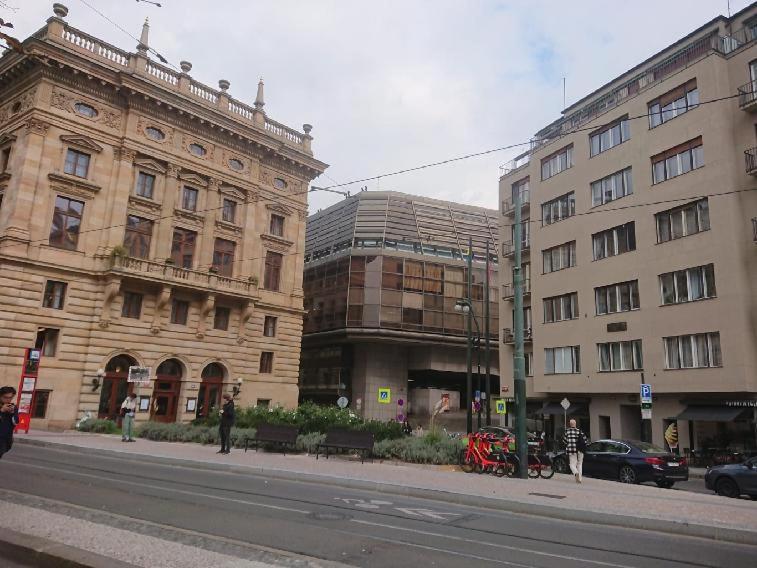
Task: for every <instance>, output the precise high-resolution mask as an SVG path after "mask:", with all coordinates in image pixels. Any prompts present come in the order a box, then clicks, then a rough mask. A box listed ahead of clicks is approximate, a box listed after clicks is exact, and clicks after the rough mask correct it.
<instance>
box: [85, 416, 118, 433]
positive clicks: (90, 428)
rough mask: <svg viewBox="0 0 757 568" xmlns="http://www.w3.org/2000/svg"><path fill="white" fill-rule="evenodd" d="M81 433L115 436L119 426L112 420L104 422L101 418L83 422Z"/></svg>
mask: <svg viewBox="0 0 757 568" xmlns="http://www.w3.org/2000/svg"><path fill="white" fill-rule="evenodd" d="M79 431H80V432H94V433H96V434H115V433H116V432H118V425H117V424H116V423H115V422H113V421H112V420H103V419H100V418H96V419H90V420H82V421H81V422H80V423H79Z"/></svg>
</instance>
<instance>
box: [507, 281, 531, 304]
mask: <svg viewBox="0 0 757 568" xmlns="http://www.w3.org/2000/svg"><path fill="white" fill-rule="evenodd" d="M529 294H531V279H530V278H525V279H524V280H523V295H524V296H528V295H529ZM513 298H515V285H514V284H502V299H503V300H512V299H513Z"/></svg>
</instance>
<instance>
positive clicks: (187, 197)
mask: <svg viewBox="0 0 757 568" xmlns="http://www.w3.org/2000/svg"><path fill="white" fill-rule="evenodd" d="M198 194H199V192H198V191H197V190H196V189H194V188H193V187H186V186H185V187H184V191H183V193H182V195H181V208H182V209H185V210H187V211H197V196H198Z"/></svg>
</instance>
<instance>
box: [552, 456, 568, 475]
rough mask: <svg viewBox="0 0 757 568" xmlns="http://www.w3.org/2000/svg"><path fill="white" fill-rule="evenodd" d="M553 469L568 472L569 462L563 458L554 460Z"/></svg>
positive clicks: (558, 471)
mask: <svg viewBox="0 0 757 568" xmlns="http://www.w3.org/2000/svg"><path fill="white" fill-rule="evenodd" d="M552 469H553V470H554V471H556V472H557V473H568V463H567V462H566V461H565V459H563V458H555V459H553V460H552Z"/></svg>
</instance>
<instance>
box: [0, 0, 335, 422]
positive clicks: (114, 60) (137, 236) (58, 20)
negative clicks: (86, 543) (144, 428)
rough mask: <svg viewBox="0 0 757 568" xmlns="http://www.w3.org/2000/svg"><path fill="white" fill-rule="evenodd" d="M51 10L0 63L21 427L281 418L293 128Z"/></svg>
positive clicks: (0, 367)
mask: <svg viewBox="0 0 757 568" xmlns="http://www.w3.org/2000/svg"><path fill="white" fill-rule="evenodd" d="M54 11H55V16H54V17H51V18H50V19H49V20H48V21H47V25H46V26H45V27H43V28H42V29H41V30H39V31H38V32H37V33H35V34H34V35H33V36H31V37H29V38H28V39H26V40H25V41H24V42H23V50H24V52H23V53H20V52H18V51H7V52H5V54H4V55H3V57H2V58H0V383H2V384H11V385H16V384H18V380H19V377H20V372H21V363H22V359H23V353H24V348H27V347H34V346H35V345H36V346H37V347H39V348H41V349H42V360H41V365H40V375H39V376H40V378H39V382H38V385H37V387H38V391H37V393H36V395H35V399H34V401H33V408H32V411H33V421H32V425H33V426H34V427H50V428H56V427H70V426H71V425H72V424H73V423H74V421H75V420H77V419H78V418H80V417H82V416H84V415H85V414H86V413H87V412H89V413H90V414H91V415H93V416H96V415H99V416H102V417H108V416H114V415H115V414H117V408H118V406H119V405H120V402H121V400H122V399H123V398H124V396H125V395H126V393H127V391H131V390H132V389H133V390H134V392H136V394H137V395H138V397H139V398H140V409H141V412H140V413H139V414H138V420H147V419H149V418H151V419H155V420H161V421H166V422H170V421H186V420H190V419H192V418H194V417H195V416H196V415H198V414H200V415H202V414H205V413H207V412H209V410H210V409H212V408H213V407H214V406H215V405H217V404H218V401H219V399H220V396H221V394H222V393H223V392H229V391H235V392H236V391H238V392H237V396H238V400H239V401H240V403H241V404H242V405H250V404H282V405H284V406H294V405H296V404H297V397H298V388H297V378H298V367H299V358H300V338H301V333H302V315H303V311H302V308H303V296H302V273H303V255H304V242H305V220H306V218H307V190H308V183H309V181H310V180H311V179H313V178H314V177H316V176H318V175H319V174H320V173H322V172H323V171H324V169H325V168H326V167H327V166H326V164H324V163H322V162H320V161H318V160H316V159H315V158H314V157H313V153H312V151H311V141H312V138H311V136H310V134H309V133H310V130H311V127H310V126H309V125H307V124H306V125H304V126H303V130H304V133H300V132H298V131H296V130H293V129H291V128H289V127H286V126H284V125H283V124H280V123H278V122H275V121H273V120H272V119H270V118H269V117H268V116H267V114H266V112H265V110H264V98H263V84H262V82H261V83H260V84H259V86H258V92H257V98H256V100H255V104H254V106H247V105H245V104H243V103H242V102H239V101H237V100H235V99H233V98H231V97H230V95H229V93H228V89H229V82H228V81H226V80H220V81H219V82H218V84H219V89H218V90H216V89H212V88H210V87H208V86H206V85H203V84H201V83H199V82H197V81H195V80H194V79H192V78H191V77H190V75H189V74H188V73H189V72H190V70H191V68H192V66H191V64H190V63H188V62H182V63H181V68H182V72H180V73H179V72H175V71H173V70H172V69H170V68H169V67H166V66H164V65H161V64H159V63H157V62H155V61H153V60H151V59H150V58H149V57H148V51H149V46H148V32H149V29H148V27H147V24H145V27H144V29H143V31H142V36H141V41H140V43H139V45H138V46H137V51H136V53H128V52H125V51H122V50H120V49H118V48H116V47H113V46H111V45H109V44H107V43H105V42H103V41H101V40H99V39H96V38H94V37H92V36H89V35H87V34H86V33H84V32H81V31H79V30H76V29H74V28H72V27H71V26H69V25H68V23H67V22H66V21H65V20H64V18H65V17H66V16H67V12H68V10H67V9H66V8H65V7H64V6H62V5H60V4H56V5H55V6H54ZM130 366H139V367H148V368H150V369H151V375H150V381H149V382H143V383H129V382H127V375H128V368H129V367H130Z"/></svg>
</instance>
